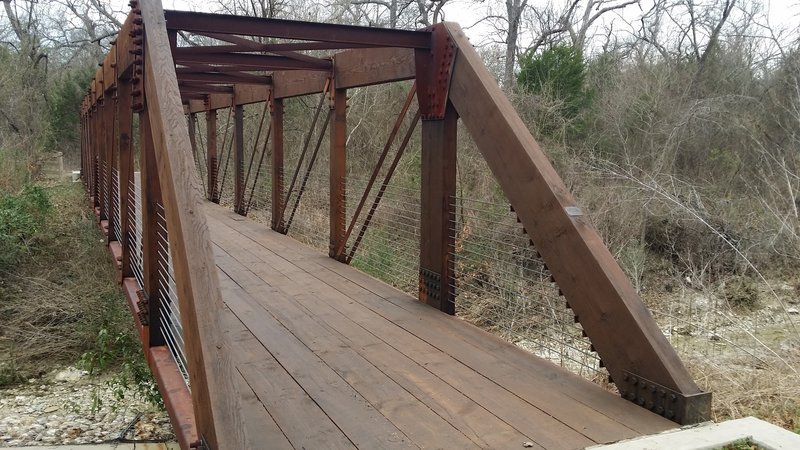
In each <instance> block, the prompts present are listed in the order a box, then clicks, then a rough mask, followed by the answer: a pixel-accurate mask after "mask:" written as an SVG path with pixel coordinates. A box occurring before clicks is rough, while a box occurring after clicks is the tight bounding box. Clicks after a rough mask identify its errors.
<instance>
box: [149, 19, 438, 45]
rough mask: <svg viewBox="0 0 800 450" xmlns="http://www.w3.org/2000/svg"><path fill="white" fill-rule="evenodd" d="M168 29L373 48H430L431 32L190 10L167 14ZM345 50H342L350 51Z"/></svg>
mask: <svg viewBox="0 0 800 450" xmlns="http://www.w3.org/2000/svg"><path fill="white" fill-rule="evenodd" d="M165 17H166V19H167V29H168V30H180V31H188V32H192V33H199V34H205V33H220V34H236V35H247V36H260V37H272V38H283V39H297V40H304V41H324V42H331V43H338V44H346V45H349V44H360V45H369V46H371V47H405V48H420V49H424V48H430V46H431V37H430V32H427V31H406V30H394V29H386V28H368V27H358V26H352V25H335V24H327V23H313V22H300V21H296V20H280V19H265V18H260V17H245V16H233V15H225V14H209V13H199V12H188V11H172V10H167V11H165ZM346 45H345V46H344V47H340V48H346Z"/></svg>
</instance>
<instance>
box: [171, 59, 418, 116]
mask: <svg viewBox="0 0 800 450" xmlns="http://www.w3.org/2000/svg"><path fill="white" fill-rule="evenodd" d="M334 59H335V61H334V80H335V82H336V83H337V86H339V87H340V88H342V89H350V88H354V87H359V86H368V85H373V84H380V83H387V82H392V81H401V80H407V79H411V78H414V74H415V71H414V51H413V50H409V49H403V48H394V49H358V50H349V51H345V52H341V53H339V54H337V55H336V56H335V57H334ZM328 78H329V74H327V73H325V72H320V71H309V70H287V71H276V72H273V73H272V86H271V88H272V89H273V90H274V97H275V98H290V97H298V96H303V95H309V94H316V93H319V92H322V90H323V89H324V87H325V82H326V80H327V79H328ZM233 85H234V90H235V91H236V104H237V105H246V104H249V103H256V102H263V101H266V100H267V99H268V98H269V95H270V94H269V90H270V87H269V86H259V85H243V84H238V83H233ZM230 104H231V99H230V96H226V95H224V94H211V95H210V96H209V101H208V102H207V103H204V102H201V101H196V102H189V105H188V107H187V108H186V110H185V112H186V113H189V112H200V111H206V110H207V109H220V108H227V107H229V106H230Z"/></svg>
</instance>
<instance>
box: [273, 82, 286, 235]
mask: <svg viewBox="0 0 800 450" xmlns="http://www.w3.org/2000/svg"><path fill="white" fill-rule="evenodd" d="M271 120H272V224H271V225H272V229H273V230H275V231H277V232H279V233H285V232H286V231H285V228H284V223H283V210H284V206H283V99H282V98H273V99H272V116H271Z"/></svg>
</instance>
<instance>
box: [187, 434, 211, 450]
mask: <svg viewBox="0 0 800 450" xmlns="http://www.w3.org/2000/svg"><path fill="white" fill-rule="evenodd" d="M189 448H194V449H197V450H210V449H211V447H209V446H208V442H207V441H206V438H205V437H204V436H200V439H199V440H197V441H194V442H192V443H191V444H189Z"/></svg>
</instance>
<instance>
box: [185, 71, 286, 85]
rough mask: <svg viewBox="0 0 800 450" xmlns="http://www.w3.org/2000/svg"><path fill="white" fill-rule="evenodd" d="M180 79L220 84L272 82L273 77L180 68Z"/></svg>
mask: <svg viewBox="0 0 800 450" xmlns="http://www.w3.org/2000/svg"><path fill="white" fill-rule="evenodd" d="M177 72H178V78H177V80H179V81H201V82H207V83H218V84H234V83H239V84H262V85H263V84H270V83H272V77H268V76H260V75H252V74H249V73H243V72H235V73H214V72H203V71H195V70H192V69H178V70H177Z"/></svg>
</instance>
